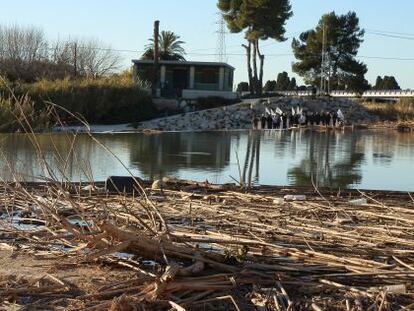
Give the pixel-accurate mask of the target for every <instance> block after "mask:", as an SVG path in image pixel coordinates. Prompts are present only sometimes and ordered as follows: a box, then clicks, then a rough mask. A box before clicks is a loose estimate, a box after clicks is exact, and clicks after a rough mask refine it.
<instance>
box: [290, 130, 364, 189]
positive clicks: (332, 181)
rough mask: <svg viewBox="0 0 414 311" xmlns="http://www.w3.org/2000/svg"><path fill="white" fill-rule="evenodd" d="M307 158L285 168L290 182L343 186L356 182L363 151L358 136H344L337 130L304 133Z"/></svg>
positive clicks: (295, 183)
mask: <svg viewBox="0 0 414 311" xmlns="http://www.w3.org/2000/svg"><path fill="white" fill-rule="evenodd" d="M304 135H306V139H305V140H304V141H305V147H304V148H305V150H306V153H307V157H304V158H303V160H301V162H300V164H299V165H298V166H296V167H293V168H291V169H289V173H288V177H289V180H290V183H291V184H293V185H296V186H307V185H309V184H312V182H314V183H315V185H316V186H330V187H334V188H345V187H349V186H351V185H356V184H359V183H360V181H361V179H362V173H361V170H360V167H361V163H362V162H363V160H364V154H363V153H362V152H361V151H360V150H359V147H358V146H359V144H358V142H359V141H360V139H361V136H358V135H345V134H344V133H341V132H338V131H330V132H327V133H325V134H323V135H322V134H320V133H316V132H313V131H307V132H305V134H304Z"/></svg>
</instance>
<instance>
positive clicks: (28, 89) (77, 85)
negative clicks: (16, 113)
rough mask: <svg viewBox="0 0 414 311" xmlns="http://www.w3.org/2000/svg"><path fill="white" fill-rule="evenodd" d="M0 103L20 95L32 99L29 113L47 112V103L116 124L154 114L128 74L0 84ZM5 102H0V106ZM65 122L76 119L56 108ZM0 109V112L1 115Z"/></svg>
mask: <svg viewBox="0 0 414 311" xmlns="http://www.w3.org/2000/svg"><path fill="white" fill-rule="evenodd" d="M0 94H1V95H0V99H1V101H2V102H7V101H9V102H10V103H12V102H13V101H10V98H13V97H18V98H22V97H23V96H27V99H26V101H28V102H31V103H32V104H31V105H32V109H33V111H32V112H31V113H32V114H33V113H34V114H37V115H40V114H42V115H49V117H50V114H48V113H47V112H46V111H47V110H48V106H50V103H53V104H55V105H58V106H62V107H63V108H65V109H67V110H68V111H70V112H71V113H73V114H75V115H78V116H81V117H82V118H83V119H85V120H86V121H87V122H89V123H99V124H116V123H132V122H138V121H143V120H148V119H151V118H152V117H153V116H155V114H156V110H155V108H154V106H153V103H152V100H151V97H150V96H149V94H148V93H147V92H146V91H145V90H143V89H141V88H140V87H139V86H138V85H136V84H134V83H133V82H132V80H130V79H129V77H123V76H113V77H108V78H100V79H82V80H70V79H64V80H56V81H50V80H40V81H38V82H35V83H30V84H26V83H18V82H14V83H7V82H5V83H2V85H1V86H0ZM4 105H5V104H1V105H0V109H2V108H3V106H4ZM57 111H58V114H59V117H60V118H61V119H62V120H64V121H71V122H76V120H74V118H71V117H70V114H68V113H65V112H64V111H63V110H62V109H57ZM2 113H3V112H2V111H0V115H1V114H2ZM50 121H53V120H50Z"/></svg>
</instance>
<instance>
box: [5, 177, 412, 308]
mask: <svg viewBox="0 0 414 311" xmlns="http://www.w3.org/2000/svg"><path fill="white" fill-rule="evenodd" d="M98 186H99V185H98ZM142 186H143V188H145V189H141V190H138V191H137V192H135V195H134V196H132V195H131V196H129V195H117V194H106V193H102V192H101V191H102V190H100V189H99V188H94V187H89V188H87V189H85V190H83V191H81V193H76V187H75V188H61V187H60V186H59V184H49V185H48V187H46V188H45V187H43V188H38V187H34V188H31V189H29V188H21V187H16V186H13V185H7V188H4V185H3V186H2V187H3V189H4V190H6V189H7V191H3V192H2V196H0V201H1V203H2V204H1V207H0V213H1V214H2V215H3V216H2V220H1V222H0V224H1V226H2V230H1V232H2V233H1V235H0V253H1V256H0V258H1V265H0V285H1V286H0V297H1V298H2V299H0V301H2V302H1V303H0V306H1V308H15V309H20V308H26V309H33V308H37V309H55V310H57V309H66V310H98V309H101V310H134V308H138V309H139V308H141V309H142V307H143V306H144V307H145V310H159V309H169V308H174V309H176V310H199V309H200V308H203V310H219V309H225V310H230V309H236V310H237V309H240V310H242V309H243V310H255V308H256V309H257V308H259V309H260V310H287V309H295V310H352V309H362V310H368V309H369V308H372V309H375V308H377V309H380V308H385V309H387V310H401V309H403V310H410V309H411V308H412V296H413V294H414V292H413V283H412V277H413V276H414V273H413V271H412V268H411V267H412V265H413V262H412V253H413V252H414V240H413V237H412V235H411V234H410V232H411V228H412V225H413V221H412V220H411V219H412V216H413V210H412V206H413V204H414V201H413V200H412V199H411V198H410V196H409V195H408V194H403V193H387V192H382V194H381V195H380V194H379V193H376V192H361V193H360V192H357V191H351V192H347V191H345V192H342V191H339V192H333V191H332V192H328V191H324V190H321V191H319V193H318V191H316V190H315V189H310V188H307V190H306V191H305V189H296V191H295V189H288V188H286V189H283V188H280V187H275V188H272V187H258V188H252V189H250V190H246V189H244V190H243V189H240V188H238V187H236V186H234V185H233V186H232V185H211V184H204V183H193V182H184V181H177V180H165V183H164V182H158V183H157V184H156V185H152V186H151V185H150V184H148V183H144V184H142ZM138 188H139V187H138ZM143 190H145V195H144V192H143ZM139 193H140V194H139ZM303 195H305V197H304V196H303ZM295 199H297V200H296V201H295ZM6 215H7V216H6ZM404 308H405V309H404Z"/></svg>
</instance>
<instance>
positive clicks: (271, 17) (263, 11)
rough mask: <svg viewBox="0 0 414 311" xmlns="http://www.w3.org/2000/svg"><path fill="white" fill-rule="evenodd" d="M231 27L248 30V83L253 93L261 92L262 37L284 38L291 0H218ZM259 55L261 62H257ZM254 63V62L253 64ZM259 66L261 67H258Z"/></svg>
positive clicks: (262, 66)
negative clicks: (258, 63)
mask: <svg viewBox="0 0 414 311" xmlns="http://www.w3.org/2000/svg"><path fill="white" fill-rule="evenodd" d="M217 6H218V8H219V9H220V11H221V12H222V14H223V17H224V19H225V21H226V23H227V26H228V28H229V30H230V31H231V32H233V33H239V32H242V31H245V38H246V40H247V41H248V45H245V46H244V47H245V48H246V55H247V66H248V74H249V85H250V87H251V90H250V91H251V92H252V93H254V94H259V95H260V94H261V93H262V86H263V70H264V69H263V68H264V60H265V56H264V55H263V54H261V53H260V48H259V41H260V40H267V39H274V40H276V41H278V42H281V41H285V40H286V38H285V36H284V35H285V32H286V29H285V25H286V22H287V20H288V19H289V18H290V17H291V16H292V15H293V13H292V11H291V9H292V7H291V5H290V1H289V0H218V4H217ZM257 58H259V61H260V65H259V66H257ZM252 63H253V64H252ZM258 67H259V68H260V69H258Z"/></svg>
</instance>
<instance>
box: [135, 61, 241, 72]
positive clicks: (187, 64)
mask: <svg viewBox="0 0 414 311" xmlns="http://www.w3.org/2000/svg"><path fill="white" fill-rule="evenodd" d="M132 62H133V63H134V64H137V65H143V64H153V63H154V61H153V60H140V59H133V60H132ZM159 64H160V65H180V66H212V67H213V66H214V67H227V68H229V69H232V70H235V69H234V67H232V66H230V65H229V64H227V63H220V62H191V61H180V60H161V61H160V63H159Z"/></svg>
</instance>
